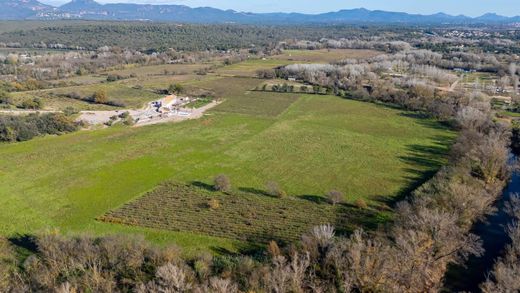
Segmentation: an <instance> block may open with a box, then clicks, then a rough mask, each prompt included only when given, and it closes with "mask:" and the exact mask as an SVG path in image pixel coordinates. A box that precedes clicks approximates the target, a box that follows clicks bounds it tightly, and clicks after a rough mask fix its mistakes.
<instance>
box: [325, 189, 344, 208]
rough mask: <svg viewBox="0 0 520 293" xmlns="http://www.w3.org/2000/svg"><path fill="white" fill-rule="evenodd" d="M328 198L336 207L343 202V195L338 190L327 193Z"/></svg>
mask: <svg viewBox="0 0 520 293" xmlns="http://www.w3.org/2000/svg"><path fill="white" fill-rule="evenodd" d="M327 198H328V199H329V202H330V203H331V204H332V205H336V204H338V203H340V202H341V201H342V200H343V193H342V192H341V191H338V190H331V191H329V192H328V193H327Z"/></svg>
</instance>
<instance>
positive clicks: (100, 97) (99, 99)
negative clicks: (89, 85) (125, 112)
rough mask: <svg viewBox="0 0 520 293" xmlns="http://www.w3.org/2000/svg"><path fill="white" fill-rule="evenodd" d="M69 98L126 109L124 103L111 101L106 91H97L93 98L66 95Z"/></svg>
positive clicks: (73, 94) (73, 93)
mask: <svg viewBox="0 0 520 293" xmlns="http://www.w3.org/2000/svg"><path fill="white" fill-rule="evenodd" d="M65 96H66V97H67V98H70V99H75V100H80V101H84V102H88V103H94V104H101V105H107V106H114V107H121V108H122V107H125V104H124V103H121V102H116V101H112V100H110V99H109V97H108V94H107V92H106V91H105V90H98V91H95V92H94V93H93V94H92V95H91V96H81V95H80V94H79V93H77V92H71V93H69V94H66V95H65Z"/></svg>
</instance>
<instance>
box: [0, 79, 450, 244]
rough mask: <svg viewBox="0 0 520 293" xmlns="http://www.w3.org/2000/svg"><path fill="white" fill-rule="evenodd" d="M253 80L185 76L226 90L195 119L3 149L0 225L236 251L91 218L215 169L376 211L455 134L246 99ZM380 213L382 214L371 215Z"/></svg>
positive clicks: (434, 161)
mask: <svg viewBox="0 0 520 293" xmlns="http://www.w3.org/2000/svg"><path fill="white" fill-rule="evenodd" d="M258 82H259V81H258V80H255V79H245V78H243V79H237V78H218V77H212V76H208V77H207V79H205V80H202V81H194V82H191V83H187V86H197V87H207V88H209V89H211V90H213V91H215V92H217V93H220V94H221V95H223V96H225V99H226V102H224V103H223V104H222V105H220V106H218V107H217V108H215V109H214V110H212V111H211V113H210V114H209V115H208V116H205V117H204V118H201V119H200V120H192V121H186V122H183V123H179V124H163V125H153V126H146V127H139V128H128V127H119V126H116V127H112V128H108V129H103V130H97V131H82V132H78V133H73V134H68V135H64V136H60V137H52V136H48V137H43V138H37V139H34V140H32V141H28V142H23V143H17V144H7V145H2V146H0V156H2V158H3V159H2V161H1V162H0V221H1V222H2V223H5V225H3V226H2V227H1V228H0V233H1V234H4V235H12V234H13V233H33V232H35V231H40V230H41V229H45V228H48V227H56V228H59V229H61V230H63V231H64V232H91V233H96V234H103V233H112V232H125V233H142V234H144V235H146V236H147V237H148V238H149V239H152V240H154V241H156V242H158V243H163V242H175V243H178V244H179V245H181V246H183V247H186V248H187V253H190V251H194V250H197V249H208V248H209V249H211V248H212V247H220V248H226V249H229V250H236V249H238V248H240V247H241V244H240V242H236V241H234V240H229V239H221V238H218V237H217V238H215V237H210V236H204V235H199V234H195V233H193V232H190V231H180V232H173V231H164V230H160V229H149V228H140V227H127V226H122V225H118V224H107V223H102V222H97V221H96V220H95V219H96V218H97V217H100V216H102V215H103V214H105V213H106V212H108V211H110V210H113V209H116V208H117V207H120V206H122V205H124V204H125V203H127V202H128V201H130V200H132V199H136V198H138V197H139V196H141V195H143V194H144V193H146V192H147V191H149V190H151V189H153V188H154V187H156V186H157V185H158V184H160V183H161V182H163V181H165V180H170V179H173V180H176V181H179V182H188V183H190V182H194V181H197V182H203V183H205V184H209V183H211V180H212V178H213V176H215V175H216V174H219V173H225V174H228V175H229V176H230V178H231V180H232V183H233V186H234V187H235V189H236V190H239V189H247V190H251V189H253V190H255V189H256V190H263V189H264V185H265V182H267V181H269V180H276V181H278V182H279V184H280V185H281V186H282V187H283V188H284V189H285V190H286V191H287V192H288V193H289V194H290V195H292V196H296V197H302V198H310V199H315V200H317V201H319V200H320V199H321V198H322V195H323V194H324V193H325V192H327V191H328V190H330V189H333V188H336V189H339V190H341V191H343V192H344V193H345V200H346V201H347V202H349V203H352V202H353V201H355V200H356V199H358V198H362V199H365V200H366V201H367V202H368V203H369V205H371V206H373V209H374V211H378V209H379V208H383V207H385V206H386V204H385V203H386V201H388V200H390V199H392V198H395V197H396V196H398V195H400V194H401V193H403V192H406V191H407V190H409V188H410V186H413V185H415V184H416V183H417V181H418V180H421V179H423V178H424V174H425V173H426V174H431V172H433V171H435V170H436V168H438V167H439V166H440V164H441V163H442V161H443V159H442V154H443V153H444V152H445V151H446V150H447V145H446V143H447V142H449V141H450V138H451V137H453V133H451V132H449V131H448V130H446V129H445V128H443V127H441V126H440V125H438V124H437V123H434V122H432V121H429V120H424V119H418V118H414V117H413V116H410V115H408V113H405V112H402V111H398V110H393V109H389V108H385V107H382V106H377V105H374V104H367V103H362V102H356V101H349V100H343V99H340V98H337V97H332V96H311V95H309V96H301V97H299V98H298V99H297V96H291V95H288V94H275V93H263V94H262V95H260V96H256V95H255V98H254V99H253V98H249V97H248V93H247V90H248V89H249V88H250V87H251V86H253V87H254V85H255V84H257V83H258ZM114 86H116V87H117V86H118V85H117V84H114ZM251 94H252V93H251ZM251 94H249V95H251ZM287 97H291V98H290V99H289V100H290V102H288V101H287V99H288V98H287ZM266 101H267V102H266ZM266 105H269V106H268V107H267V106H266ZM235 109H241V110H243V111H235ZM251 114H253V115H251ZM441 142H442V143H441ZM56 150H59V152H57V151H56ZM371 210H372V208H371ZM381 217H383V218H384V217H387V215H385V213H382V214H380V215H379V216H378V215H377V214H376V215H374V217H373V218H372V219H371V220H370V221H371V222H372V223H377V222H379V221H381V219H382V218H381Z"/></svg>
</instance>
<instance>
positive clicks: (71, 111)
mask: <svg viewBox="0 0 520 293" xmlns="http://www.w3.org/2000/svg"><path fill="white" fill-rule="evenodd" d="M77 113H79V111H78V110H76V109H74V108H73V107H71V106H69V107H67V108H65V110H63V114H65V116H72V115H74V114H77Z"/></svg>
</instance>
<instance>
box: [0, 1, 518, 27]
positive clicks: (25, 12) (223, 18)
mask: <svg viewBox="0 0 520 293" xmlns="http://www.w3.org/2000/svg"><path fill="white" fill-rule="evenodd" d="M0 8H2V9H1V12H0V19H3V20H6V19H10V20H22V19H46V20H55V19H91V20H149V21H167V22H170V21H173V22H186V23H242V24H325V23H327V24H330V23H340V24H341V23H343V24H350V23H378V24H380V23H396V24H476V23H484V24H489V23H514V22H519V21H520V17H505V16H500V15H496V14H494V13H487V14H485V15H483V16H480V17H476V18H471V17H467V16H464V15H458V16H452V15H448V14H445V13H436V14H432V15H420V14H408V13H404V12H388V11H381V10H374V11H371V10H367V9H363V8H359V9H350V10H340V11H336V12H328V13H322V14H301V13H247V12H239V11H234V10H220V9H216V8H211V7H199V8H190V7H188V6H185V5H150V4H129V3H115V4H104V5H103V4H100V3H97V2H95V1H94V0H72V1H71V2H69V3H66V4H64V5H62V6H60V7H57V8H56V7H52V6H49V5H45V4H42V3H40V2H38V1H37V0H8V1H7V2H5V1H4V2H2V4H0Z"/></svg>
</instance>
